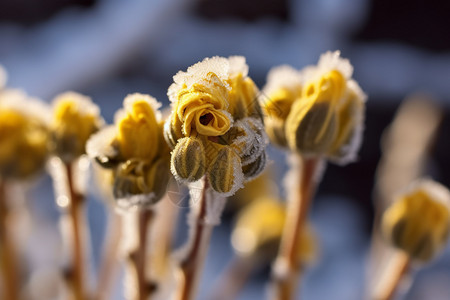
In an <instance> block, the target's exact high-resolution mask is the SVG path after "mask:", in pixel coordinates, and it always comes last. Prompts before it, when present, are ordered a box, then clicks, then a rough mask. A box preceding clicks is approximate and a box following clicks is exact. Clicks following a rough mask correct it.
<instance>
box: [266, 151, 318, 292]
mask: <svg viewBox="0 0 450 300" xmlns="http://www.w3.org/2000/svg"><path fill="white" fill-rule="evenodd" d="M299 159H301V160H302V170H301V172H298V174H300V178H299V179H298V180H299V181H300V184H299V185H298V186H297V191H296V194H295V198H293V199H289V201H288V209H287V216H286V223H285V226H284V231H283V235H282V237H281V242H280V249H279V253H278V256H277V258H276V261H275V266H274V271H273V272H272V288H273V290H272V293H273V294H272V296H273V299H275V300H290V299H293V297H294V294H295V287H296V285H297V284H298V277H299V274H298V273H299V270H300V264H299V258H298V247H299V241H300V234H301V232H302V229H303V226H304V224H305V222H306V219H307V215H308V212H309V208H310V205H311V202H312V197H313V194H314V190H315V182H314V176H315V173H316V169H317V167H318V164H319V163H320V158H311V159H303V158H302V157H299ZM289 188H293V187H289ZM280 266H281V267H280Z"/></svg>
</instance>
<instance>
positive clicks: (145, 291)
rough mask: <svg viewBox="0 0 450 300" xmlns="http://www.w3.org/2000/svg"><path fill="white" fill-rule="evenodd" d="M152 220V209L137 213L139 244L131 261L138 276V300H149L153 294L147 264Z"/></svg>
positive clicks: (132, 254) (133, 252) (133, 251)
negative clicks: (148, 238) (148, 239)
mask: <svg viewBox="0 0 450 300" xmlns="http://www.w3.org/2000/svg"><path fill="white" fill-rule="evenodd" d="M152 218H153V210H151V209H142V210H139V211H138V212H137V222H136V223H135V224H137V230H136V232H137V233H138V243H137V245H136V246H137V248H135V249H134V250H132V251H131V253H130V260H131V265H132V267H133V270H134V272H135V276H136V280H135V282H136V285H137V286H136V288H137V289H136V290H137V293H136V299H138V300H148V299H149V298H150V294H151V288H152V286H151V282H149V280H148V279H147V272H148V267H149V264H148V262H147V237H148V232H149V225H150V223H151V219H152ZM146 271H147V272H146Z"/></svg>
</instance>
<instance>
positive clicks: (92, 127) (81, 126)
mask: <svg viewBox="0 0 450 300" xmlns="http://www.w3.org/2000/svg"><path fill="white" fill-rule="evenodd" d="M102 124H103V119H102V118H101V117H100V110H99V108H98V106H97V105H95V104H94V103H93V102H92V101H91V99H90V98H88V97H85V96H83V95H81V94H78V93H74V92H67V93H64V94H61V95H58V96H57V97H56V98H55V100H54V116H53V123H52V133H53V151H54V152H55V153H56V155H57V156H59V157H60V158H61V159H62V160H63V161H65V162H69V161H72V160H74V159H76V158H77V157H79V156H81V155H82V154H84V153H85V148H86V142H87V140H88V139H89V137H90V136H91V135H92V134H93V133H94V132H96V131H97V130H98V129H99V128H100V126H101V125H102Z"/></svg>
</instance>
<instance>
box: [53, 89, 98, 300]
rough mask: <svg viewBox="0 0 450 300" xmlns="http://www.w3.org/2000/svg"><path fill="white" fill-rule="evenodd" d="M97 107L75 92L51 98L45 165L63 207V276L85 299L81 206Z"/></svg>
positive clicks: (83, 211)
mask: <svg viewBox="0 0 450 300" xmlns="http://www.w3.org/2000/svg"><path fill="white" fill-rule="evenodd" d="M103 123H104V121H103V118H102V117H101V116H100V109H99V108H98V106H97V105H96V104H95V103H93V102H92V100H91V99H90V98H89V97H87V96H84V95H81V94H78V93H75V92H65V93H62V94H60V95H57V96H56V97H55V99H54V100H53V116H52V118H51V122H50V133H51V143H50V151H51V153H52V154H53V157H52V158H51V160H50V161H49V164H48V169H49V172H50V174H51V175H52V178H53V183H54V189H55V194H56V203H57V205H58V206H60V208H61V209H62V211H63V213H64V214H63V215H62V217H61V230H62V236H63V238H64V239H65V243H66V244H67V245H70V246H71V248H72V249H66V252H67V253H66V256H67V259H68V262H67V265H68V266H67V270H65V271H66V273H67V274H68V275H67V276H65V279H66V281H67V286H68V289H69V293H70V295H71V296H72V297H74V299H77V300H81V299H85V297H86V295H87V293H88V292H87V291H86V286H87V282H86V276H87V271H86V269H87V266H86V262H87V261H88V259H87V257H88V253H89V252H88V249H89V248H90V246H89V245H88V244H87V243H88V241H89V240H90V238H89V236H86V235H88V232H89V231H88V229H87V221H86V209H85V205H86V203H85V193H86V191H85V187H86V182H87V180H88V174H89V173H88V171H89V160H88V159H87V158H86V156H85V153H86V152H85V148H86V143H87V140H88V139H89V137H90V136H91V135H92V134H93V133H95V132H96V131H98V130H99V129H100V127H101V126H102V125H103Z"/></svg>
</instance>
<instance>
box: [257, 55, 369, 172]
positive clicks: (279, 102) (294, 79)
mask: <svg viewBox="0 0 450 300" xmlns="http://www.w3.org/2000/svg"><path fill="white" fill-rule="evenodd" d="M352 72H353V68H352V66H351V65H350V63H349V62H348V60H345V59H342V58H340V56H339V52H334V53H331V52H327V53H325V54H324V55H322V56H321V58H320V60H319V63H318V64H317V66H309V67H306V68H305V69H304V70H303V71H301V72H298V71H295V70H294V69H292V68H290V67H287V66H282V67H277V68H275V69H274V70H273V71H271V72H270V73H269V76H268V80H269V81H268V83H267V86H266V87H265V89H264V91H265V94H266V96H267V99H263V100H262V103H263V108H264V112H265V117H266V125H267V126H266V130H267V133H268V135H269V137H270V139H271V141H272V142H274V143H275V144H277V145H279V146H282V147H288V148H289V149H290V150H291V151H294V152H299V153H301V154H302V155H303V156H305V157H311V156H325V157H327V158H328V159H330V160H332V161H333V162H336V163H339V164H345V163H348V162H350V161H352V160H354V159H355V158H356V153H357V151H358V149H359V147H360V144H361V136H362V126H363V121H364V120H363V119H364V101H365V98H366V96H365V95H364V93H363V92H362V91H361V89H360V88H359V86H358V84H357V83H356V82H355V81H354V80H353V79H351V75H352ZM275 75H276V76H275Z"/></svg>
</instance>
